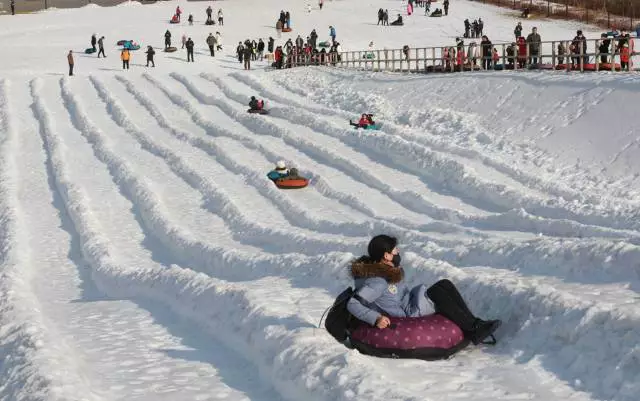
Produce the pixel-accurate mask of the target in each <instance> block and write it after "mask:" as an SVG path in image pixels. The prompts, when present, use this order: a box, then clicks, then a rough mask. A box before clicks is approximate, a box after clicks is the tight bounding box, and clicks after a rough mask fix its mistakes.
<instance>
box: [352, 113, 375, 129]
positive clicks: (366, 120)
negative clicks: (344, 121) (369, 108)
mask: <svg viewBox="0 0 640 401" xmlns="http://www.w3.org/2000/svg"><path fill="white" fill-rule="evenodd" d="M372 116H373V114H363V115H362V116H361V117H360V120H359V121H358V123H357V124H355V123H353V122H352V121H351V120H349V124H350V125H353V126H354V127H358V128H366V127H368V126H369V125H373V124H375V123H374V122H373V118H372Z"/></svg>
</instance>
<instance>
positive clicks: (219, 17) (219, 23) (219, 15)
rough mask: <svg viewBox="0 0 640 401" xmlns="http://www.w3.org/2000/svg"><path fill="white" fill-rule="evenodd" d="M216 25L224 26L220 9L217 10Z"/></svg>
mask: <svg viewBox="0 0 640 401" xmlns="http://www.w3.org/2000/svg"><path fill="white" fill-rule="evenodd" d="M218 25H220V26H222V25H224V18H222V9H219V10H218Z"/></svg>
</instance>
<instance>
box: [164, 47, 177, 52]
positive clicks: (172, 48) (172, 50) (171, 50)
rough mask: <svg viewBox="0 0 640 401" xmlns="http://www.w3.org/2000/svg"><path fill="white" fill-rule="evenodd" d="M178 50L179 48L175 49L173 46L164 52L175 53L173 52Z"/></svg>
mask: <svg viewBox="0 0 640 401" xmlns="http://www.w3.org/2000/svg"><path fill="white" fill-rule="evenodd" d="M177 50H178V48H177V47H173V46H171V47H167V48H166V49H164V51H165V52H166V53H173V52H175V51H177Z"/></svg>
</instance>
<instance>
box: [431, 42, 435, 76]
mask: <svg viewBox="0 0 640 401" xmlns="http://www.w3.org/2000/svg"><path fill="white" fill-rule="evenodd" d="M431 56H432V59H431V63H433V64H432V65H433V71H435V70H436V48H435V47H432V48H431Z"/></svg>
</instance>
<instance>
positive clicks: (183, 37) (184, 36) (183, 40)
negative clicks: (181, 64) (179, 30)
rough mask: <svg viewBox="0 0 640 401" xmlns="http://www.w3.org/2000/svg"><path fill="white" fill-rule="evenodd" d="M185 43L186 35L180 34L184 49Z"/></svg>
mask: <svg viewBox="0 0 640 401" xmlns="http://www.w3.org/2000/svg"><path fill="white" fill-rule="evenodd" d="M186 44H187V35H186V34H184V33H183V34H182V48H183V49H184V45H186Z"/></svg>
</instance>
